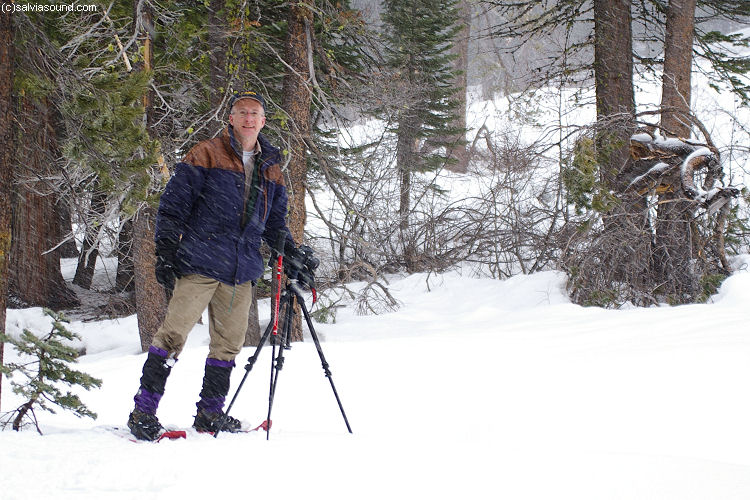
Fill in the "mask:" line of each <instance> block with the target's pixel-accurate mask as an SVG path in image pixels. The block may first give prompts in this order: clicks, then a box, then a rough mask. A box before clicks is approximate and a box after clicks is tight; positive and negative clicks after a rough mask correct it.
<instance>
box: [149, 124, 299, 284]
mask: <svg viewBox="0 0 750 500" xmlns="http://www.w3.org/2000/svg"><path fill="white" fill-rule="evenodd" d="M258 142H259V143H260V147H261V155H260V158H259V159H257V160H256V162H255V170H256V171H257V172H258V175H256V176H254V178H255V179H256V185H255V186H253V187H252V188H251V189H256V190H257V191H256V192H257V196H256V197H253V196H250V198H251V199H252V198H255V200H254V206H253V203H250V204H249V205H250V208H249V209H248V210H249V214H248V217H247V220H246V223H245V224H244V226H243V225H242V215H243V210H244V209H245V207H244V205H245V200H244V199H243V198H244V191H245V170H244V168H243V166H242V148H241V147H240V146H239V143H238V142H237V141H236V140H235V138H234V134H233V131H232V127H231V126H229V127H228V128H227V129H225V130H224V133H223V135H222V136H221V137H217V138H214V139H210V140H207V141H203V142H200V143H199V144H197V145H196V146H195V147H193V149H191V150H190V152H189V153H188V154H187V155H186V156H185V158H184V159H183V160H182V161H181V162H180V163H178V164H177V166H176V168H175V172H174V175H173V176H172V178H171V179H170V180H169V182H168V183H167V187H166V189H165V190H164V193H162V195H161V201H160V202H159V211H158V213H157V216H156V241H157V246H158V245H159V243H158V242H159V240H161V239H166V240H169V241H172V242H179V248H178V250H177V272H178V273H179V275H181V276H184V275H186V274H200V275H202V276H206V277H209V278H213V279H215V280H218V281H221V282H222V283H227V284H231V285H235V284H240V283H245V282H247V281H255V280H257V279H258V278H259V277H260V276H261V275H262V274H263V269H264V263H263V259H262V257H261V255H260V242H261V238H263V239H264V240H265V241H266V242H267V243H268V244H269V245H271V246H272V247H276V245H277V242H278V238H279V234H280V233H279V232H282V233H281V234H283V235H284V238H285V239H287V240H290V241H291V242H292V244H293V240H292V237H291V234H290V233H289V229H288V228H287V225H286V213H287V193H286V188H285V187H284V176H283V173H282V172H281V168H280V167H279V163H280V162H281V155H280V154H279V150H278V149H277V148H275V147H273V146H271V144H270V143H269V142H268V141H267V140H266V138H265V137H263V135H258Z"/></svg>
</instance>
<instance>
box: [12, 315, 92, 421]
mask: <svg viewBox="0 0 750 500" xmlns="http://www.w3.org/2000/svg"><path fill="white" fill-rule="evenodd" d="M45 314H46V315H47V316H49V317H50V318H52V328H51V330H50V332H49V333H48V334H47V335H44V336H41V337H40V336H37V335H36V334H35V333H34V332H32V331H30V330H28V329H24V331H23V333H22V334H21V336H20V338H18V339H15V338H12V337H10V336H8V335H6V334H5V333H0V341H1V342H8V343H9V344H11V345H13V346H14V347H15V348H16V350H18V352H19V353H20V354H21V355H22V360H21V361H18V362H15V363H8V364H7V365H0V371H1V372H2V373H4V374H5V375H7V376H8V377H9V378H11V379H13V378H14V377H16V376H17V375H21V376H23V377H24V378H25V380H24V381H23V382H17V381H16V380H12V381H11V387H12V388H13V392H14V393H16V394H18V395H19V396H22V397H23V398H24V399H25V401H24V403H23V404H21V406H19V407H18V408H17V409H16V410H13V411H10V412H8V413H7V414H6V415H5V417H4V421H3V422H2V424H3V427H5V425H7V424H9V423H10V424H11V425H12V428H13V430H15V431H18V430H20V429H21V426H22V425H23V421H24V419H30V420H31V421H32V422H33V423H34V425H35V427H36V429H37V431H39V433H40V434H41V430H40V429H39V424H38V422H37V420H36V415H35V413H34V409H35V408H37V407H38V408H41V409H43V410H46V411H49V412H51V413H55V411H54V408H53V407H52V406H50V404H52V405H55V406H59V407H60V408H62V409H64V410H69V411H72V412H73V413H74V414H75V415H76V416H78V417H89V418H93V419H96V413H94V412H92V411H91V410H89V409H88V407H87V406H86V405H85V404H84V403H83V402H82V401H81V399H80V398H79V397H78V396H77V395H76V394H73V393H71V392H69V391H68V392H63V391H62V390H61V389H60V387H59V384H65V385H67V386H69V387H74V386H81V387H83V388H84V389H86V390H90V389H91V388H93V387H100V386H101V385H102V381H101V380H100V379H97V378H95V377H92V376H91V375H88V374H86V373H83V372H80V371H78V370H74V369H72V368H71V367H70V363H75V362H76V358H78V351H76V349H75V348H73V347H71V346H70V345H69V343H70V341H73V340H76V339H79V338H80V337H78V335H77V334H75V333H73V332H71V331H70V330H68V329H67V328H66V326H65V323H67V320H66V319H65V317H64V316H62V315H61V314H58V313H55V312H53V311H50V310H49V309H46V310H45Z"/></svg>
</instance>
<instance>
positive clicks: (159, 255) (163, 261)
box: [155, 240, 179, 292]
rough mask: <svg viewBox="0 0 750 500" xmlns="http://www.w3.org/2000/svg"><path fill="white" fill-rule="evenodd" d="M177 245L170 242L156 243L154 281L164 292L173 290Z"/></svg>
mask: <svg viewBox="0 0 750 500" xmlns="http://www.w3.org/2000/svg"><path fill="white" fill-rule="evenodd" d="M178 246H179V244H178V243H175V242H174V241H172V240H159V241H157V242H156V272H155V274H156V281H158V282H159V284H160V285H161V286H163V287H164V289H165V290H167V291H169V292H171V291H172V290H174V283H175V280H176V279H177V278H179V276H178V274H177V247H178Z"/></svg>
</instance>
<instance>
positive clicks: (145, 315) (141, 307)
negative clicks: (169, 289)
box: [133, 207, 167, 352]
mask: <svg viewBox="0 0 750 500" xmlns="http://www.w3.org/2000/svg"><path fill="white" fill-rule="evenodd" d="M155 220H156V213H155V211H154V209H152V208H150V207H144V208H143V209H141V210H140V211H139V212H138V215H137V216H136V218H135V221H134V223H133V267H134V270H135V306H136V314H137V315H138V333H139V335H140V338H141V348H142V349H143V352H146V351H147V350H148V348H149V346H150V345H151V341H152V340H153V338H154V335H155V334H156V331H157V330H158V329H159V327H160V326H161V323H162V321H164V316H165V314H166V310H167V295H166V293H165V292H164V288H163V287H162V286H161V285H160V284H159V283H158V282H157V281H156V277H155V274H154V267H155V265H156V245H155V243H154V221H155Z"/></svg>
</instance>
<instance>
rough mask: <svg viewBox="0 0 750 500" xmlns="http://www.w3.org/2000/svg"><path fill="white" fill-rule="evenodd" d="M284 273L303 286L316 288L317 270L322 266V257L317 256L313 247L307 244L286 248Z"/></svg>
mask: <svg viewBox="0 0 750 500" xmlns="http://www.w3.org/2000/svg"><path fill="white" fill-rule="evenodd" d="M285 250H286V255H285V256H284V273H285V274H286V275H287V276H288V277H289V279H290V280H297V281H298V282H299V283H301V284H302V285H303V286H305V287H307V288H309V289H311V290H314V289H315V271H316V270H317V269H318V266H320V259H318V258H317V257H315V255H314V254H313V249H312V248H310V247H309V246H307V245H300V246H299V248H291V249H285Z"/></svg>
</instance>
